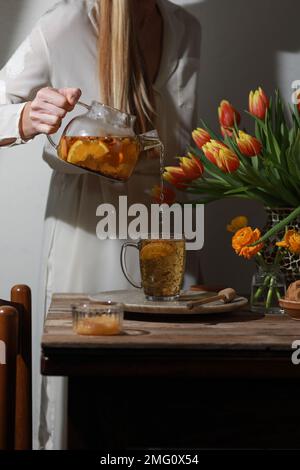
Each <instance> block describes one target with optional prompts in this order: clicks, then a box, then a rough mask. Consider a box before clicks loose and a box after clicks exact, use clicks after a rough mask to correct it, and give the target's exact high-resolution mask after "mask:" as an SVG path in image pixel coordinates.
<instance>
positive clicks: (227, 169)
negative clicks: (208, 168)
mask: <svg viewBox="0 0 300 470" xmlns="http://www.w3.org/2000/svg"><path fill="white" fill-rule="evenodd" d="M202 150H203V152H204V155H205V156H206V158H207V159H208V160H209V161H211V163H213V164H214V165H216V166H217V167H218V168H220V170H222V171H223V172H224V173H233V172H234V171H236V170H237V169H238V168H239V166H240V160H239V158H238V156H237V155H236V154H235V153H234V152H233V151H232V150H231V149H230V148H229V147H227V145H225V144H223V143H222V142H219V141H217V140H211V141H210V142H208V143H207V144H205V145H204V146H203V148H202Z"/></svg>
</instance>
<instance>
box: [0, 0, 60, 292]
mask: <svg viewBox="0 0 300 470" xmlns="http://www.w3.org/2000/svg"><path fill="white" fill-rule="evenodd" d="M54 3H56V0H42V1H41V0H0V67H2V66H3V65H4V64H5V62H6V61H7V59H8V58H9V57H10V55H11V54H12V53H13V52H14V51H15V49H16V48H17V46H18V45H19V44H20V43H21V42H22V40H23V39H24V38H25V37H26V35H27V34H28V33H29V32H30V30H31V28H32V27H33V25H34V24H35V22H36V20H37V19H38V18H39V17H40V16H41V15H42V14H43V12H44V11H45V10H47V9H48V8H50V7H51V6H52V5H53V4H54ZM43 139H44V138H43V137H40V138H37V139H36V140H35V141H34V142H32V143H29V144H27V145H26V146H20V147H17V148H13V149H9V150H6V149H0V220H1V231H0V260H1V276H0V296H1V297H3V298H8V297H9V291H10V288H11V286H12V285H13V284H16V283H26V284H29V285H30V286H31V287H32V290H33V297H34V298H36V286H37V279H38V269H39V255H40V248H41V240H42V227H43V214H44V210H45V204H46V197H47V192H48V185H49V179H50V173H51V172H50V169H49V168H48V167H47V165H46V164H45V163H44V162H43V161H42V158H41V154H42V145H43Z"/></svg>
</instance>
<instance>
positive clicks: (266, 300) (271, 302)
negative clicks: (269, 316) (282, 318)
mask: <svg viewBox="0 0 300 470" xmlns="http://www.w3.org/2000/svg"><path fill="white" fill-rule="evenodd" d="M285 292H286V282H285V277H284V275H283V274H282V273H281V272H280V268H279V267H278V266H273V265H272V266H267V267H264V268H263V267H259V269H258V272H257V273H255V274H254V275H253V277H252V286H251V300H250V304H251V311H252V312H257V313H283V310H282V309H281V307H280V305H279V299H281V298H283V297H284V296H285Z"/></svg>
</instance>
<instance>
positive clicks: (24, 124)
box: [20, 87, 81, 140]
mask: <svg viewBox="0 0 300 470" xmlns="http://www.w3.org/2000/svg"><path fill="white" fill-rule="evenodd" d="M80 96H81V91H80V90H79V88H61V89H60V90H56V89H54V88H49V87H48V88H42V89H41V90H39V91H38V93H37V95H36V97H35V99H34V100H33V101H30V102H28V103H27V104H26V105H25V107H24V110H23V113H22V116H21V120H20V134H21V137H22V139H23V140H29V139H32V138H33V137H35V136H36V135H38V134H54V133H55V132H57V131H58V129H59V128H60V126H61V122H62V119H63V118H64V117H65V115H66V114H67V113H68V112H70V111H72V110H73V109H74V106H75V105H76V103H77V102H78V100H79V98H80Z"/></svg>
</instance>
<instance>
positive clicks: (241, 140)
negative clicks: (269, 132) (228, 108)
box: [236, 131, 263, 157]
mask: <svg viewBox="0 0 300 470" xmlns="http://www.w3.org/2000/svg"><path fill="white" fill-rule="evenodd" d="M236 143H237V145H238V148H239V149H240V152H241V153H242V154H243V155H245V156H246V157H255V156H256V155H259V154H260V152H261V150H262V147H263V146H262V144H261V142H260V141H259V140H257V139H256V138H255V137H252V135H249V134H246V132H243V131H239V136H238V138H237V139H236Z"/></svg>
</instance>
